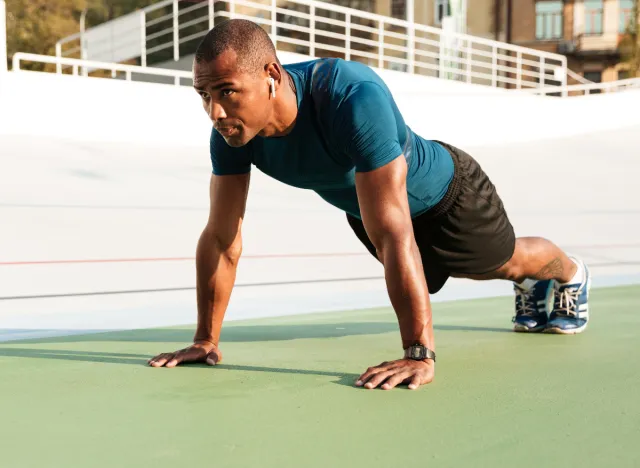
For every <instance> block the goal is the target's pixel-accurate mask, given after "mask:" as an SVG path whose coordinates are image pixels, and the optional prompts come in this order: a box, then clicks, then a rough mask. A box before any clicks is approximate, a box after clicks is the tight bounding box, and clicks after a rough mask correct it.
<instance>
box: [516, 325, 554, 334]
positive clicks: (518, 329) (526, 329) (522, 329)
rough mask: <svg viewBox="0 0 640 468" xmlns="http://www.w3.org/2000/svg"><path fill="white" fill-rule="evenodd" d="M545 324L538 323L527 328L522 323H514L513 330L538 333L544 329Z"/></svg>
mask: <svg viewBox="0 0 640 468" xmlns="http://www.w3.org/2000/svg"><path fill="white" fill-rule="evenodd" d="M545 326H546V325H540V326H538V327H534V328H527V327H525V326H524V325H514V326H513V331H514V332H516V333H540V332H541V331H544V328H545Z"/></svg>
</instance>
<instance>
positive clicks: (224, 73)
mask: <svg viewBox="0 0 640 468" xmlns="http://www.w3.org/2000/svg"><path fill="white" fill-rule="evenodd" d="M283 73H284V71H283V69H282V66H281V65H280V63H279V61H278V59H277V57H276V50H275V47H274V46H273V43H272V42H271V39H270V38H269V35H268V34H267V33H266V32H265V31H264V29H262V28H261V27H260V26H258V25H257V24H255V23H253V22H251V21H247V20H240V19H233V20H228V21H225V22H223V23H221V24H220V25H218V26H216V27H215V28H213V29H212V30H211V31H209V32H208V33H207V35H206V36H205V37H204V39H203V40H202V42H201V43H200V45H199V46H198V49H197V50H196V55H195V59H194V63H193V74H194V87H195V88H196V90H197V91H198V93H199V94H200V95H201V96H202V103H203V106H204V108H205V110H206V111H207V114H208V115H209V117H210V118H211V120H212V122H213V124H214V127H215V128H216V130H218V132H220V134H221V135H222V136H223V137H224V139H225V140H226V141H227V143H228V144H229V145H230V146H243V145H246V144H247V143H248V142H249V141H251V139H253V137H255V136H256V135H257V134H260V133H261V132H263V130H264V129H265V127H266V126H267V125H268V123H269V120H270V118H271V116H272V112H273V99H271V98H270V81H269V78H273V79H274V82H275V86H278V85H279V83H280V81H281V79H282V76H281V75H282V74H283Z"/></svg>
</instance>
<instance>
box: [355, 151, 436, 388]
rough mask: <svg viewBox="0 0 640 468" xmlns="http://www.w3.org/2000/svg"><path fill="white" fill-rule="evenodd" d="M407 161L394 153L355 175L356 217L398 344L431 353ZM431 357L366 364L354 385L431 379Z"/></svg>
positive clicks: (413, 384)
mask: <svg viewBox="0 0 640 468" xmlns="http://www.w3.org/2000/svg"><path fill="white" fill-rule="evenodd" d="M406 177H407V164H406V161H405V158H404V157H402V156H400V157H398V158H396V159H394V160H393V161H391V162H390V163H388V164H386V165H384V166H382V167H380V168H377V169H375V170H372V171H368V172H357V173H356V190H357V193H358V202H359V204H360V211H361V215H362V221H363V223H364V227H365V229H366V231H367V234H368V236H369V238H370V239H371V241H372V242H373V245H374V246H375V247H376V251H377V254H378V258H379V259H380V261H381V262H382V264H383V265H384V270H385V279H386V283H387V289H388V292H389V298H390V300H391V303H392V305H393V308H394V309H395V312H396V315H397V317H398V323H399V326H400V334H401V337H402V347H403V348H408V347H409V346H411V345H412V344H416V343H420V344H423V345H424V346H426V347H428V348H429V349H431V350H433V351H435V343H434V337H433V323H432V320H431V305H430V301H429V292H428V289H427V283H426V279H425V276H424V271H423V268H422V260H421V257H420V252H419V250H418V247H417V245H416V241H415V239H414V236H413V227H412V224H411V213H410V210H409V202H408V199H407V189H406ZM434 370H435V364H434V362H433V361H432V360H425V361H412V360H408V359H400V360H396V361H391V362H385V363H382V364H380V365H378V366H375V367H372V368H369V369H368V370H367V372H365V373H364V374H362V375H361V376H360V378H359V380H358V382H357V385H364V386H365V387H366V388H375V387H377V386H378V385H380V384H382V387H381V388H383V389H391V388H393V387H395V386H396V385H398V384H401V383H408V384H409V387H410V388H417V387H418V386H419V385H422V384H427V383H429V382H431V381H432V380H433V376H434Z"/></svg>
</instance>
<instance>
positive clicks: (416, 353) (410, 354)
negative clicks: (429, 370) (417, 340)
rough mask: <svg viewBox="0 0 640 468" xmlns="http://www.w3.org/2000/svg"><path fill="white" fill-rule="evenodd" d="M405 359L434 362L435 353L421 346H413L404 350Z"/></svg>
mask: <svg viewBox="0 0 640 468" xmlns="http://www.w3.org/2000/svg"><path fill="white" fill-rule="evenodd" d="M404 358H405V359H413V360H415V361H422V360H424V359H433V362H436V353H435V352H433V351H432V350H430V349H429V348H427V347H426V346H424V345H421V344H415V345H412V346H410V347H408V348H407V349H405V350H404Z"/></svg>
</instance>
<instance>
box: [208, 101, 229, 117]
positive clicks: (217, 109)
mask: <svg viewBox="0 0 640 468" xmlns="http://www.w3.org/2000/svg"><path fill="white" fill-rule="evenodd" d="M209 117H210V118H211V120H213V121H214V122H217V121H219V120H224V119H226V118H227V114H226V112H225V111H224V109H223V107H222V106H221V105H220V104H218V103H216V102H212V103H211V108H210V109H209Z"/></svg>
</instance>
